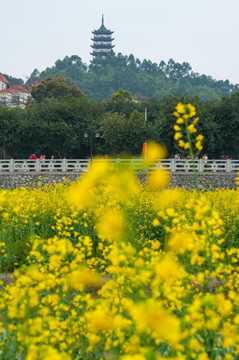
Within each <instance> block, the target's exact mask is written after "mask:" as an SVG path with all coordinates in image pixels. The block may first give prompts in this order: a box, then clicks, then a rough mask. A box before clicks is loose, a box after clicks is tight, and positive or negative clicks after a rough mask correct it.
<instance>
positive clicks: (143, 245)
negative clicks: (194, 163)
mask: <svg viewBox="0 0 239 360" xmlns="http://www.w3.org/2000/svg"><path fill="white" fill-rule="evenodd" d="M175 115H176V117H177V126H178V127H176V128H175V131H176V133H177V134H178V135H177V136H176V139H175V140H176V141H180V140H182V141H184V143H180V144H181V145H183V148H184V150H185V151H186V150H188V149H190V151H191V153H192V154H194V153H193V152H192V151H193V150H192V149H193V146H196V149H197V150H198V151H201V147H202V146H203V145H202V141H203V137H202V136H199V135H197V134H195V142H193V141H194V140H193V139H194V138H193V135H194V133H196V131H195V129H196V127H195V125H196V123H197V121H198V120H196V121H195V123H193V124H194V126H190V125H191V123H189V120H190V119H194V120H195V118H196V117H195V116H196V112H195V111H194V108H193V107H190V106H189V105H186V106H185V105H184V106H183V104H179V105H178V108H177V109H176V114H175ZM186 115H188V117H187V116H186ZM183 116H185V118H184V117H183ZM180 119H183V120H180ZM196 119H197V118H196ZM194 120H193V121H194ZM185 123H186V127H187V129H188V132H189V134H191V135H190V136H188V133H187V132H186V138H185V139H184V140H183V134H182V136H181V135H180V134H181V132H183V130H182V125H184V124H185ZM179 125H180V126H179ZM188 127H189V128H188ZM198 136H199V137H198ZM187 139H188V141H187ZM187 142H188V143H189V145H185V144H187ZM180 144H179V146H180ZM188 146H189V147H188ZM164 156H165V150H164V149H163V148H162V147H161V146H158V145H157V144H154V143H152V144H149V147H148V156H147V159H146V166H147V163H148V164H149V163H150V162H153V161H156V160H158V159H160V158H163V157H164ZM168 181H169V174H167V172H166V171H165V170H154V171H152V172H150V173H149V175H148V179H147V183H146V184H145V186H143V185H141V184H140V183H139V182H138V180H137V177H136V174H135V173H134V171H133V169H131V168H130V167H128V166H127V167H125V166H121V165H120V164H119V165H112V164H109V163H108V162H107V161H105V162H102V163H100V162H99V163H98V162H97V163H94V162H93V164H92V166H91V168H90V169H89V171H88V173H85V174H84V175H83V176H82V177H81V178H80V179H79V180H78V182H76V183H68V184H58V185H55V186H52V185H49V186H46V187H41V186H40V184H38V186H37V187H36V188H35V189H33V190H29V189H27V188H20V189H15V190H12V191H7V190H1V191H0V212H1V217H0V251H1V255H0V267H1V272H2V281H1V282H0V309H1V312H0V358H1V359H14V360H15V359H20V360H23V359H26V360H72V359H81V360H83V359H92V360H96V359H97V360H98V359H99V360H100V359H102V360H103V359H109V360H117V359H120V360H161V359H171V360H176V359H178V360H191V359H199V360H207V359H215V360H218V359H226V360H230V359H239V276H238V259H239V246H238V232H239V215H238V214H239V193H238V191H237V190H227V189H220V190H219V189H218V190H215V191H212V192H203V191H201V192H199V191H197V190H192V191H186V190H182V189H169V188H167V184H168ZM6 272H13V275H12V281H11V282H10V283H9V282H7V283H6V281H5V278H4V273H6Z"/></svg>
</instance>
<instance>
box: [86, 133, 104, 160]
mask: <svg viewBox="0 0 239 360" xmlns="http://www.w3.org/2000/svg"><path fill="white" fill-rule="evenodd" d="M84 137H85V138H86V139H87V138H88V137H89V135H88V133H87V132H85V133H84ZM94 137H95V138H98V137H100V135H99V134H98V133H96V134H95V136H94ZM90 158H91V160H92V158H93V130H90Z"/></svg>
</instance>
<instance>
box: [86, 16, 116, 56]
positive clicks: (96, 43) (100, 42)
mask: <svg viewBox="0 0 239 360" xmlns="http://www.w3.org/2000/svg"><path fill="white" fill-rule="evenodd" d="M113 33H114V31H110V30H108V29H106V27H105V26H104V15H102V24H101V27H100V28H99V29H98V30H94V31H92V34H93V35H94V37H93V39H91V40H92V41H93V45H91V47H92V48H93V51H92V53H90V54H91V55H92V56H93V58H96V57H98V56H100V57H105V56H106V54H107V53H108V52H110V51H111V50H112V49H113V47H114V45H112V41H113V40H114V39H112V37H111V35H112V34H113Z"/></svg>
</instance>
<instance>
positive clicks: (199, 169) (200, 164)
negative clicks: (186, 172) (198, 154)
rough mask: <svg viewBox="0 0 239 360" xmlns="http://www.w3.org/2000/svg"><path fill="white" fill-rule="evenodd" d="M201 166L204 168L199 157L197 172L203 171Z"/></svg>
mask: <svg viewBox="0 0 239 360" xmlns="http://www.w3.org/2000/svg"><path fill="white" fill-rule="evenodd" d="M203 168H204V166H203V160H202V159H199V167H198V171H199V172H203Z"/></svg>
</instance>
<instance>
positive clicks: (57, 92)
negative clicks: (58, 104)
mask: <svg viewBox="0 0 239 360" xmlns="http://www.w3.org/2000/svg"><path fill="white" fill-rule="evenodd" d="M31 95H32V97H33V98H34V99H35V100H36V101H37V102H42V101H43V100H44V99H47V98H48V99H53V98H58V97H64V96H67V95H70V96H73V97H75V98H79V97H83V96H85V95H84V93H83V92H82V91H81V90H80V89H79V88H78V87H77V85H76V84H75V83H74V84H72V85H71V84H70V81H69V80H68V79H66V78H64V77H63V76H56V77H54V78H52V77H49V78H47V79H45V80H41V82H40V83H39V84H38V85H36V86H33V87H32V91H31Z"/></svg>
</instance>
